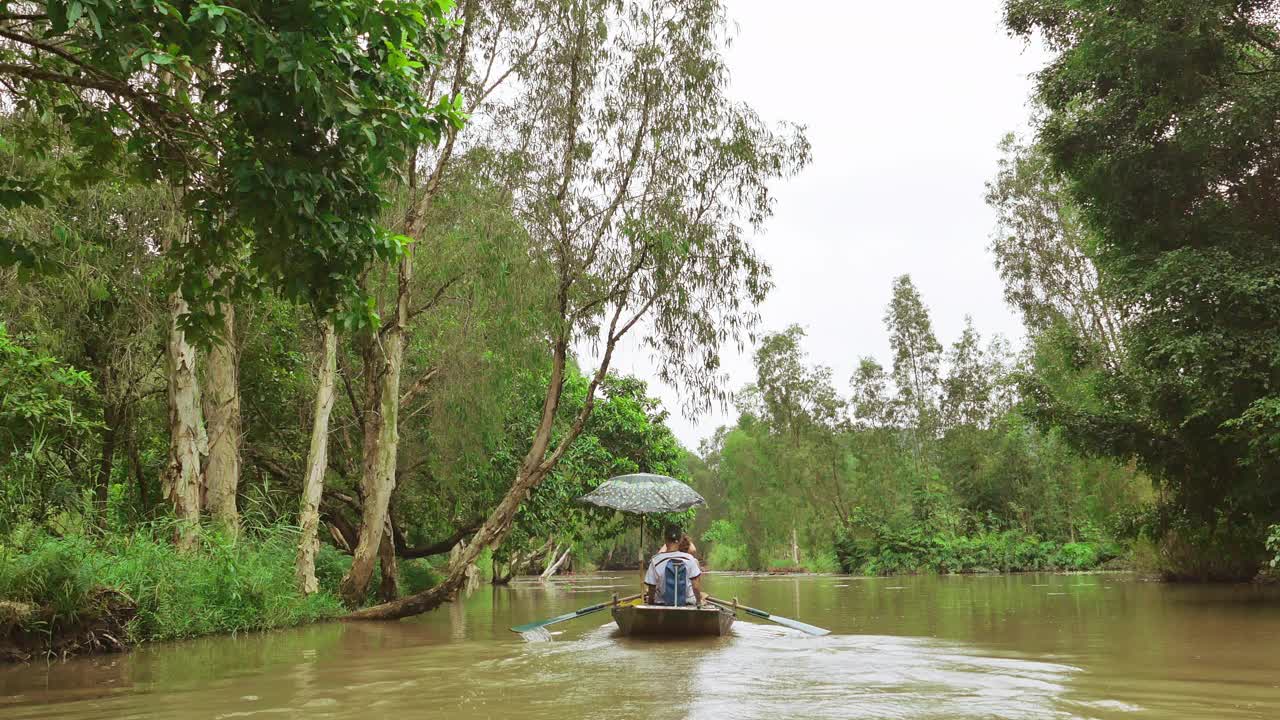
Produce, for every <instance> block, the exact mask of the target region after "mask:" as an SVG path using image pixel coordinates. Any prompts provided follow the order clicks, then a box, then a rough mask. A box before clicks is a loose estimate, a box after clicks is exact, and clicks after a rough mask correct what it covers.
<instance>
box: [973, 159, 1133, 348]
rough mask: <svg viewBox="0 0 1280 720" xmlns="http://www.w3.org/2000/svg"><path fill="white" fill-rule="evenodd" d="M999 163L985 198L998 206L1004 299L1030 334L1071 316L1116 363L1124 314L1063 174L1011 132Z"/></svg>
mask: <svg viewBox="0 0 1280 720" xmlns="http://www.w3.org/2000/svg"><path fill="white" fill-rule="evenodd" d="M1000 151H1001V152H1002V153H1003V157H1001V159H1000V169H999V172H998V173H997V175H996V178H995V180H993V181H992V182H989V183H987V204H988V205H990V206H991V207H992V208H993V209H995V211H996V217H997V223H998V224H997V227H996V236H995V239H994V240H992V243H991V252H992V254H993V255H995V264H996V269H997V270H998V271H999V272H1000V278H1001V279H1002V280H1003V281H1004V298H1005V302H1007V303H1009V304H1010V305H1012V306H1013V307H1015V308H1017V309H1018V311H1019V312H1020V313H1021V314H1022V319H1023V323H1024V324H1025V325H1026V327H1027V330H1028V331H1029V332H1031V333H1033V334H1035V333H1039V332H1043V331H1044V330H1046V329H1048V328H1049V327H1050V326H1052V325H1053V324H1054V323H1055V322H1058V321H1064V322H1067V323H1068V324H1069V325H1070V326H1071V327H1072V328H1073V329H1074V330H1075V331H1076V333H1077V334H1079V335H1080V337H1083V338H1088V339H1089V340H1091V341H1092V342H1095V343H1097V344H1098V345H1099V347H1102V348H1105V349H1106V351H1107V353H1106V360H1107V361H1108V362H1109V363H1111V364H1115V362H1116V361H1118V359H1119V354H1120V341H1121V338H1120V331H1121V330H1122V329H1123V327H1124V318H1123V315H1122V313H1121V312H1120V308H1119V307H1118V305H1117V304H1116V303H1115V301H1114V300H1113V299H1111V298H1110V297H1109V296H1108V295H1106V294H1105V293H1104V290H1103V288H1101V287H1100V286H1099V281H1098V272H1097V269H1096V268H1095V267H1094V263H1093V260H1092V259H1091V256H1090V254H1091V253H1092V252H1093V251H1094V249H1093V246H1094V238H1093V237H1092V236H1091V235H1090V231H1089V229H1088V227H1087V226H1086V224H1085V220H1084V217H1083V216H1082V215H1081V212H1080V210H1079V208H1078V207H1077V206H1076V203H1075V201H1074V200H1073V199H1072V197H1071V194H1070V191H1069V189H1068V187H1067V185H1066V181H1065V180H1064V179H1063V178H1062V177H1061V176H1060V175H1058V174H1057V173H1055V171H1054V170H1053V168H1052V167H1050V164H1049V158H1048V157H1046V156H1045V154H1044V150H1043V149H1042V148H1040V147H1038V146H1036V145H1026V144H1023V143H1021V142H1019V140H1018V138H1017V137H1015V136H1014V135H1012V134H1010V135H1006V136H1005V137H1004V139H1003V140H1002V141H1001V142H1000Z"/></svg>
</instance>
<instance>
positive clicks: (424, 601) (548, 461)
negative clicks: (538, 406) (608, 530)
mask: <svg viewBox="0 0 1280 720" xmlns="http://www.w3.org/2000/svg"><path fill="white" fill-rule="evenodd" d="M620 313H621V308H619V310H618V314H620ZM617 322H618V321H617V315H615V317H614V319H613V322H612V323H611V325H610V327H609V335H608V337H609V341H608V342H607V343H606V344H605V352H604V357H603V359H602V360H601V362H600V367H599V368H598V369H597V370H596V374H595V375H594V376H593V377H592V379H591V383H590V385H588V386H587V393H586V399H585V401H584V402H583V406H582V408H581V409H580V410H579V411H578V415H577V417H575V418H574V421H573V424H572V425H571V426H570V427H569V429H568V430H567V432H566V433H565V434H564V436H563V437H562V438H561V439H560V443H559V444H558V445H556V447H555V449H554V451H551V452H550V454H548V450H550V448H551V434H552V430H553V429H554V426H555V418H556V411H557V410H558V409H559V407H560V398H561V395H562V393H563V390H564V371H565V362H566V358H567V356H568V346H569V342H568V339H567V338H564V337H560V338H557V339H556V341H555V346H554V350H553V353H552V363H551V378H550V381H549V382H548V383H547V394H546V398H545V399H544V400H543V406H542V420H541V421H540V423H539V425H538V429H537V431H536V432H535V433H534V436H533V442H532V443H531V445H530V447H529V452H528V453H527V454H526V455H525V458H524V462H522V463H521V465H520V468H519V469H518V470H517V471H516V476H515V479H514V480H513V481H512V483H511V488H510V489H509V490H507V494H506V495H504V496H503V498H502V500H501V502H499V503H498V506H497V507H496V508H494V510H493V512H492V513H490V514H489V517H488V518H487V519H486V520H485V521H484V524H483V525H481V526H480V529H479V530H477V531H476V534H475V536H474V537H473V538H472V539H471V543H470V544H468V545H466V546H465V547H460V549H459V552H458V553H457V555H455V556H453V557H452V558H451V559H450V561H449V568H448V571H447V572H446V575H445V578H444V579H443V580H442V581H441V582H440V583H439V584H438V585H436V586H435V587H432V588H430V589H428V590H424V591H422V592H420V593H417V594H415V595H410V596H409V597H405V598H401V599H399V600H396V601H395V602H389V603H383V604H382V605H377V606H375V607H371V608H365V609H363V610H357V611H356V612H353V613H351V614H350V615H348V616H347V618H348V619H351V620H394V619H397V618H402V617H409V616H410V615H417V614H420V613H424V612H427V611H428V610H434V609H435V608H437V607H439V606H440V605H441V604H443V603H445V602H448V601H449V600H451V599H452V598H453V597H454V596H455V595H456V594H457V592H458V590H459V589H460V588H462V587H463V586H464V584H465V583H466V582H467V578H468V569H469V566H470V565H472V564H474V563H475V561H476V558H478V557H479V556H480V553H481V552H482V551H483V550H484V549H485V548H487V547H497V546H498V545H500V544H501V543H502V541H503V539H504V538H506V536H507V534H508V533H510V532H511V527H512V524H513V523H514V521H515V517H516V513H517V512H518V511H519V510H520V505H521V504H522V503H523V502H524V501H525V499H526V498H527V497H529V493H531V492H533V490H534V488H536V487H538V485H539V484H540V483H541V482H542V481H543V480H544V479H545V478H546V476H547V475H548V474H549V473H550V472H551V470H552V469H553V468H555V466H556V464H557V463H559V462H560V458H561V457H563V456H564V453H565V452H566V451H567V450H568V449H569V446H570V445H571V444H572V443H573V441H574V440H576V439H577V438H578V436H579V435H580V434H582V429H583V427H585V425H586V422H587V419H588V418H589V417H590V416H591V411H592V409H593V408H594V407H595V393H596V389H597V388H599V386H600V383H601V382H602V381H603V380H604V377H605V376H606V375H607V374H608V372H609V364H610V361H611V359H612V357H613V351H614V349H615V348H616V346H617V340H618V338H620V337H621V335H620V334H615V327H616V325H617Z"/></svg>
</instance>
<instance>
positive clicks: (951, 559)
mask: <svg viewBox="0 0 1280 720" xmlns="http://www.w3.org/2000/svg"><path fill="white" fill-rule="evenodd" d="M1119 554H1120V547H1119V546H1118V545H1115V544H1113V543H1090V542H1074V543H1059V542H1054V541H1050V540H1042V539H1040V538H1038V537H1036V536H1035V535H1029V534H1027V533H1024V532H1022V531H1021V530H1005V531H999V532H997V531H983V532H978V533H975V534H971V535H966V536H948V535H942V534H935V533H928V532H926V531H923V530H922V529H921V528H910V529H908V530H906V531H894V530H891V529H888V528H880V529H878V530H877V531H876V532H875V533H874V534H873V535H871V536H869V537H856V536H853V535H845V536H842V537H841V538H839V539H838V540H837V543H836V555H837V557H838V559H839V563H840V567H841V568H842V569H843V570H844V571H845V572H848V573H855V574H862V575H898V574H910V573H918V572H938V573H974V572H1035V571H1063V570H1093V569H1096V568H1098V567H1099V566H1101V565H1102V564H1103V563H1105V562H1106V561H1108V560H1111V559H1112V558H1115V557H1117V556H1118V555H1119Z"/></svg>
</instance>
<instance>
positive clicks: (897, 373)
mask: <svg viewBox="0 0 1280 720" xmlns="http://www.w3.org/2000/svg"><path fill="white" fill-rule="evenodd" d="M884 324H885V328H886V329H887V330H888V331H889V347H890V349H891V350H892V351H893V380H894V384H895V385H896V386H897V388H898V397H899V399H900V402H901V404H902V409H903V412H904V415H905V421H906V422H907V424H908V425H909V426H910V427H911V428H912V429H913V432H914V434H915V441H914V442H915V448H916V462H917V464H918V463H919V462H920V460H921V456H922V455H923V454H924V452H925V450H924V448H925V445H926V444H928V443H929V442H931V441H932V440H933V439H934V437H935V435H936V433H937V431H938V427H939V426H938V420H939V418H938V400H939V398H938V389H939V383H940V378H941V368H940V365H941V362H942V345H941V344H939V343H938V339H937V337H935V336H934V334H933V323H932V321H930V319H929V310H928V308H926V307H925V306H924V302H923V301H922V300H921V299H920V291H918V290H916V286H915V285H914V284H913V283H912V282H911V276H909V275H901V276H899V277H897V278H895V279H894V281H893V299H892V300H890V301H889V306H888V307H887V308H886V309H885V314H884Z"/></svg>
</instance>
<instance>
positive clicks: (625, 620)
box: [612, 603, 734, 637]
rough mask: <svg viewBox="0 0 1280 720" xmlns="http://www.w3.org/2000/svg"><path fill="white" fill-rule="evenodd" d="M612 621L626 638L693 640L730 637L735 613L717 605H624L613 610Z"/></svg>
mask: <svg viewBox="0 0 1280 720" xmlns="http://www.w3.org/2000/svg"><path fill="white" fill-rule="evenodd" d="M612 611H613V619H614V621H615V622H617V623H618V629H619V630H620V631H621V632H622V634H623V635H649V636H667V637H690V636H695V635H727V634H729V628H730V627H732V626H733V620H734V614H733V612H731V611H729V610H721V609H720V608H718V607H715V606H703V607H693V606H685V607H672V606H669V605H639V604H632V603H622V604H617V605H614V606H613V608H612Z"/></svg>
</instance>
